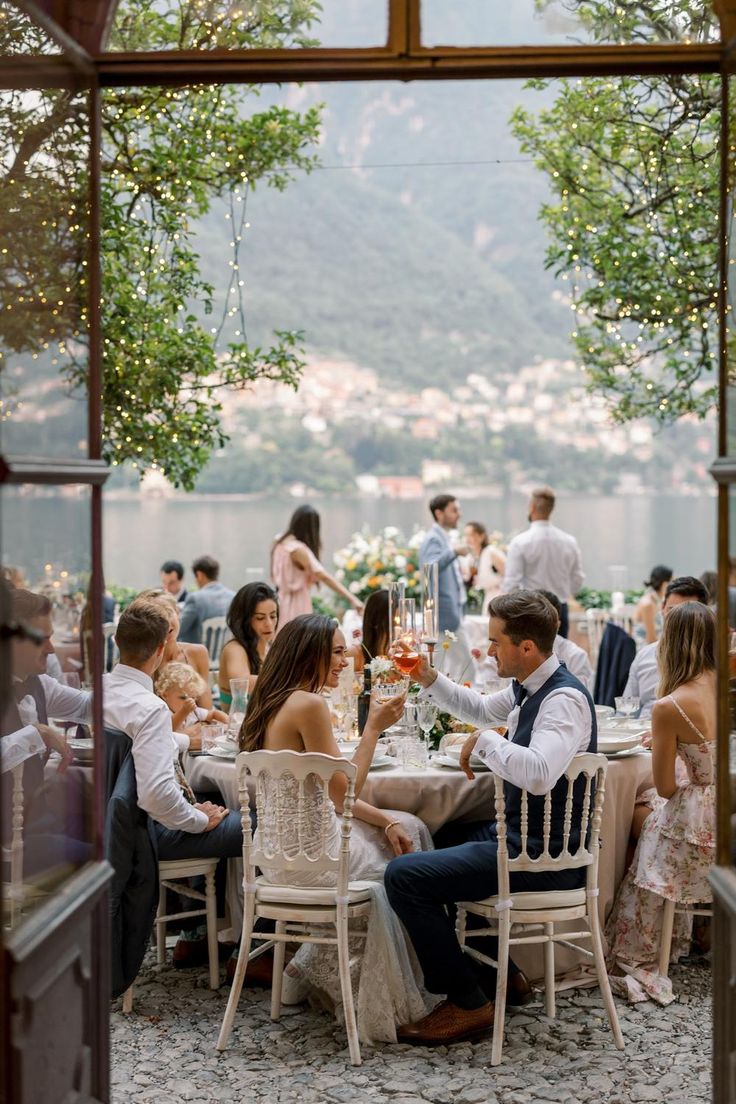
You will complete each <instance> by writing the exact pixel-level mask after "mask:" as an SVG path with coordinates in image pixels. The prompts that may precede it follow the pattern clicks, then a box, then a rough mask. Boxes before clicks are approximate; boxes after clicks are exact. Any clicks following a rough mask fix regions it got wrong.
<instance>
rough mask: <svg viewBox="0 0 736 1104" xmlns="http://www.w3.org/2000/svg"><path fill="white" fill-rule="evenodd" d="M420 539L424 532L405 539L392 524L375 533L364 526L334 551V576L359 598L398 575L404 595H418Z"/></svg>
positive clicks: (378, 588)
mask: <svg viewBox="0 0 736 1104" xmlns="http://www.w3.org/2000/svg"><path fill="white" fill-rule="evenodd" d="M423 539H424V533H423V532H422V531H418V532H416V533H414V535H413V536H412V537H411V538H410V539H409V540H406V539H405V538H404V537H403V535H402V534H401V532H400V531H399V530H398V529H396V528H395V527H394V526H393V525H387V526H386V528H385V529H381V530H380V532H378V533H376V534H371V533H370V532H369V531H368V529H367V528H364V529H362V530H361V531H360V532H359V533H353V535H352V537H351V538H350V540H349V541H348V543H347V544H346V545H345V547H344V548H341V549H340V550H339V551H338V552H336V553H335V555H334V557H333V558H334V563H335V567H336V569H337V570H336V571H335V576H336V577H337V578H338V579H339V580H340V582H341V583H342V584H343V586H345V587H347V589H348V590H349V591H350V593H351V594H355V595H356V597H358V598H360V599H361V601H365V599H366V598H368V597H370V595H371V594H373V593H374V592H375V591H377V590H381V589H382V588H383V587H386V586H388V584H389V583H395V582H398V581H399V579H404V580H405V582H406V594H407V597H412V596H414V595H416V596H417V597H418V596H419V593H420V590H421V573H420V571H419V547H420V545H421V543H422V540H423Z"/></svg>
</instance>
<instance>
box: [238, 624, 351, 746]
mask: <svg viewBox="0 0 736 1104" xmlns="http://www.w3.org/2000/svg"><path fill="white" fill-rule="evenodd" d="M336 628H337V623H336V621H335V620H334V619H333V618H332V617H323V616H322V614H319V613H303V614H301V616H300V617H295V618H294V619H293V621H288V622H287V623H286V624H285V625H284V627H283V628H282V629H279V632H278V635H277V637H276V639H275V640H274V642H273V644H272V645H271V647H270V648H269V651H268V654H267V655H266V658H265V659H264V661H263V666H262V667H261V671H260V674H259V675H258V679H257V680H256V685H255V689H254V690H253V693H252V695H251V697H250V701H249V702H248V712H247V713H246V715H245V720H244V721H243V725H242V727H241V729H240V749H241V751H257V750H258V749H259V748H262V747H263V743H264V741H265V739H266V729H267V728H268V726H269V724H270V723H271V721H272V720H273V718H274V717H275V716H276V714H277V713H278V711H279V709H281V706H282V705H283V704H284V702H285V701H286V699H287V698H288V697H289V695H290V694H293V693H294V691H295V690H307V691H308V692H309V693H311V694H316V693H318V692H319V691H320V690H321V689H322V687H323V686H324V684H325V682H326V681H327V675H328V673H329V670H330V663H331V662H332V642H333V637H334V635H335V630H336Z"/></svg>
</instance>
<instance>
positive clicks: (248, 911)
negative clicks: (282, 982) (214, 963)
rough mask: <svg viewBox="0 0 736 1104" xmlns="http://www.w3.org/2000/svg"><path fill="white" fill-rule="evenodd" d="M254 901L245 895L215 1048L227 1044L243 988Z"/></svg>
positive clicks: (221, 1047) (251, 935)
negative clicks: (237, 945)
mask: <svg viewBox="0 0 736 1104" xmlns="http://www.w3.org/2000/svg"><path fill="white" fill-rule="evenodd" d="M255 910H256V906H255V901H254V900H253V896H252V894H250V893H247V894H246V897H245V911H244V913H243V931H242V935H241V937H240V951H239V952H238V965H237V967H236V970H235V977H234V978H233V984H232V988H231V989H230V997H229V999H228V1002H227V1008H226V1009H225V1015H224V1016H223V1018H222V1026H221V1028H220V1034H219V1036H218V1038H217V1049H218V1050H224V1049H225V1047H226V1046H227V1044H228V1039H229V1038H230V1032H231V1031H232V1029H233V1020H234V1019H235V1010H236V1008H237V1007H238V1001H239V1000H240V992H241V990H242V988H243V979H244V978H245V971H246V969H247V966H248V955H249V954H250V945H251V943H252V941H253V922H254V920H255Z"/></svg>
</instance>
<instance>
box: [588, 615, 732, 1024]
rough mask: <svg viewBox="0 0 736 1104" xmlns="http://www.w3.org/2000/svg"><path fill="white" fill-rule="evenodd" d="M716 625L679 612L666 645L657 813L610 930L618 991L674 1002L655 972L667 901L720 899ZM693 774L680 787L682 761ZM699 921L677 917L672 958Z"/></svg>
mask: <svg viewBox="0 0 736 1104" xmlns="http://www.w3.org/2000/svg"><path fill="white" fill-rule="evenodd" d="M715 640H716V622H715V618H714V616H713V613H712V612H711V610H709V609H708V608H707V606H704V605H702V603H700V602H686V603H685V604H684V605H680V606H676V607H675V608H674V609H672V610H671V611H670V612H669V613H668V615H667V617H666V619H665V622H664V628H663V630H662V637H661V639H660V642H659V649H658V660H659V670H660V675H661V679H660V684H659V695H660V697H659V700H658V701H657V702H656V703H655V705H654V709H653V710H652V772H653V775H654V785H655V788H656V792H654V791H650V794H651V796H650V799H649V804H650V808H651V811H650V812H649V814H648V815H647V817H646V819H645V820H644V822H643V824H642V825H641V834H640V836H639V842H638V844H637V847H636V851H635V852H634V858H633V861H632V864H631V866H630V868H629V870H628V873H627V874H626V877H625V878H624V880H623V882H622V883H621V888H620V890H619V893H618V896H617V898H616V901H615V903H614V907H613V911H612V913H611V915H610V917H609V920H608V924H607V926H606V938H607V940H608V945H609V948H610V949H609V966H615V967H617V968H618V970H619V971H620V972H622V973H623V974H624V980H623V981H621V980H619V981H618V983H617V988H619V989H625V990H626V991H627V993H628V995H630V996H632V997H633V998H634V999H637V1000H640V999H642V996H643V993H642V990H643V991H644V992H646V993H648V994H649V995H650V996H652V997H654V999H655V1000H658V1001H659V1002H660V1003H661V1004H668V1003H669V1002H670V1001H671V1000H673V999H674V998H673V994H672V987H671V985H670V982H669V980H668V979H666V978H663V977H661V976H660V975H659V974H658V973H657V972H656V969H657V967H656V963H657V960H658V957H659V942H660V935H661V927H662V910H663V908H664V902H665V899H667V900H670V901H675V902H677V903H678V904H690V905H694V904H699V903H701V902H703V901H710V900H711V890H710V886H709V884H708V872H709V870H710V868H711V866H712V864H713V857H714V847H715V782H714V779H715V763H714V757H715V735H716V661H715ZM678 759H679V760H681V761H682V763H683V764H684V767H685V769H686V771H687V778H686V780H684V781H683V782H682V783H678V778H677V775H676V764H677V760H678ZM690 926H691V925H690V917H688V916H687V915H685V914H676V915H675V930H674V937H673V941H672V952H671V957H672V959H673V960H677V959H678V958H679V957H680V956H681V955H682V954H685V953H687V950H688V947H689V935H690Z"/></svg>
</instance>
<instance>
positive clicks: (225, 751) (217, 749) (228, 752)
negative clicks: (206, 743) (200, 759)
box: [209, 744, 238, 760]
mask: <svg viewBox="0 0 736 1104" xmlns="http://www.w3.org/2000/svg"><path fill="white" fill-rule="evenodd" d="M209 754H210V755H214V757H215V759H231V760H232V759H235V757H236V756H237V754H238V749H237V748H229V747H223V746H222V744H215V745H214V747H211V748H210V749H209Z"/></svg>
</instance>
